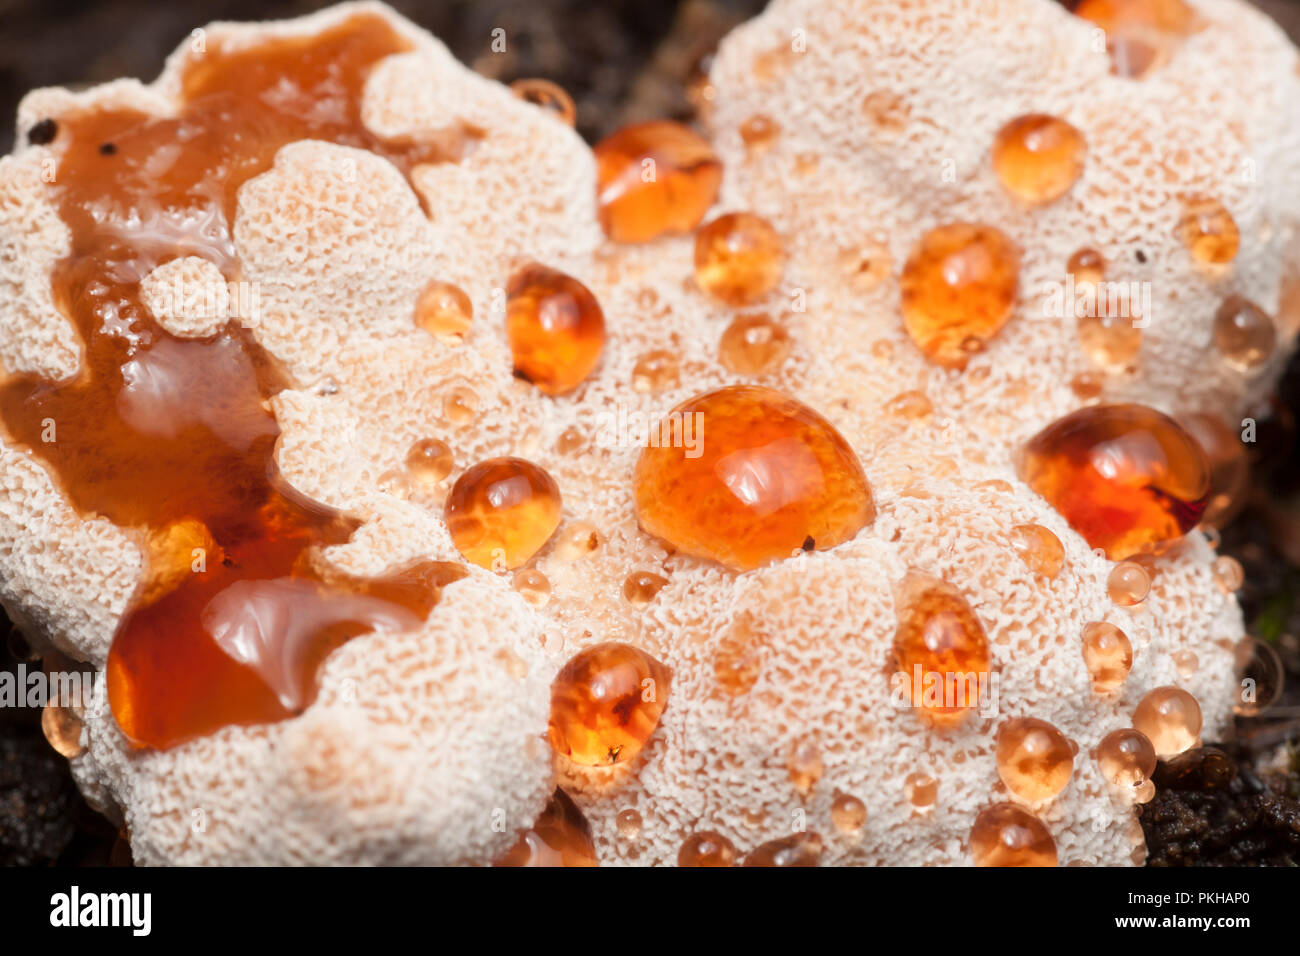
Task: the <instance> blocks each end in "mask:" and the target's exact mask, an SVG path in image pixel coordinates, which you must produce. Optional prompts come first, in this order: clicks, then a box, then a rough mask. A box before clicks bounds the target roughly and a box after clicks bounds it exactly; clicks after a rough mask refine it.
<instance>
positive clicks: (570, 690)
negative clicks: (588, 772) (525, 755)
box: [549, 641, 669, 767]
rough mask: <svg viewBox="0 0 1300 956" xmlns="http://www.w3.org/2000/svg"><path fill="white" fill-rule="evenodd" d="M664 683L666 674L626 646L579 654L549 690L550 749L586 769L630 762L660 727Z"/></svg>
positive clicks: (601, 646)
mask: <svg viewBox="0 0 1300 956" xmlns="http://www.w3.org/2000/svg"><path fill="white" fill-rule="evenodd" d="M668 681H669V673H668V668H666V667H664V665H663V664H661V663H659V662H658V661H657V660H655V659H654V658H653V657H651V656H650V655H649V654H647V653H645V651H642V650H640V649H638V648H635V647H632V646H631V645H630V644H619V643H615V642H612V641H611V642H609V643H605V644H597V645H596V646H595V647H590V648H588V649H587V650H585V651H582V652H581V653H580V654H578V655H576V656H575V657H574V658H573V659H572V660H570V661H569V662H568V663H567V664H565V665H564V667H563V669H561V671H560V673H559V674H558V675H557V676H556V678H555V682H554V683H553V684H552V685H551V722H550V727H549V736H550V741H551V746H552V747H553V748H554V749H555V752H556V753H558V754H563V755H564V756H566V757H568V758H569V759H570V760H572V761H573V762H574V763H578V764H583V765H585V766H589V767H604V766H609V765H611V764H615V763H623V762H625V761H627V760H630V759H631V758H632V757H634V756H636V755H637V754H638V753H639V752H640V750H641V747H642V746H643V745H644V744H645V742H646V741H647V740H649V739H650V735H651V734H653V733H654V731H655V728H656V727H658V726H659V717H660V715H662V714H663V712H664V706H665V705H666V704H667V703H668Z"/></svg>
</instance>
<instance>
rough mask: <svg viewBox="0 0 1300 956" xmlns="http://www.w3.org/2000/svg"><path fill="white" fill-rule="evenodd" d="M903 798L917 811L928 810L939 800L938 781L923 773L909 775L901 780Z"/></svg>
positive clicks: (917, 772)
mask: <svg viewBox="0 0 1300 956" xmlns="http://www.w3.org/2000/svg"><path fill="white" fill-rule="evenodd" d="M903 796H904V797H906V798H907V802H908V803H910V804H911V805H912V806H914V807H916V809H918V810H929V809H930V808H931V807H933V806H934V804H935V801H936V800H938V799H939V781H938V780H935V779H934V777H932V776H930V775H929V774H928V773H925V772H923V771H919V770H918V771H916V772H915V773H909V774H908V775H907V777H906V779H904V780H903Z"/></svg>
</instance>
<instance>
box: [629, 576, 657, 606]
mask: <svg viewBox="0 0 1300 956" xmlns="http://www.w3.org/2000/svg"><path fill="white" fill-rule="evenodd" d="M667 583H668V579H667V578H666V577H664V576H663V575H662V574H655V573H654V572H653V571H633V572H632V573H631V574H629V575H628V576H627V579H626V580H625V581H624V582H623V597H624V598H625V599H626V600H627V603H628V604H631V605H632V606H633V607H645V606H646V605H647V604H649V603H650V602H651V601H653V600H654V599H655V596H656V595H658V593H659V592H660V591H661V590H663V587H664V585H665V584H667Z"/></svg>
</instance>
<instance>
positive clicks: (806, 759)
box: [787, 740, 826, 797]
mask: <svg viewBox="0 0 1300 956" xmlns="http://www.w3.org/2000/svg"><path fill="white" fill-rule="evenodd" d="M787 769H788V770H789V773H790V782H791V783H792V784H794V788H795V789H796V790H797V791H799V793H800V794H802V795H803V796H805V797H806V796H807V795H808V794H809V793H811V792H812V788H813V787H815V786H817V781H818V780H820V779H821V778H822V773H823V772H824V771H825V769H826V768H825V765H824V764H823V763H822V755H821V753H820V752H818V750H817V745H816V744H814V743H813V742H812V741H809V740H802V741H799V742H798V743H796V744H795V745H794V746H793V747H792V748H791V749H790V761H789V766H788V768H787Z"/></svg>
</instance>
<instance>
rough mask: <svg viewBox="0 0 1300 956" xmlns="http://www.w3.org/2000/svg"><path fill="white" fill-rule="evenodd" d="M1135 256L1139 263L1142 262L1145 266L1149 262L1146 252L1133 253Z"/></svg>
mask: <svg viewBox="0 0 1300 956" xmlns="http://www.w3.org/2000/svg"><path fill="white" fill-rule="evenodd" d="M1133 255H1134V256H1135V257H1136V258H1137V261H1138V262H1141V263H1143V264H1145V263H1146V261H1147V254H1146V253H1145V252H1143V251H1142V250H1141V249H1139V250H1138V251H1137V252H1135V253H1133Z"/></svg>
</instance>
